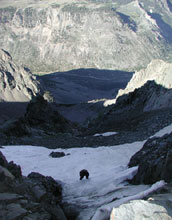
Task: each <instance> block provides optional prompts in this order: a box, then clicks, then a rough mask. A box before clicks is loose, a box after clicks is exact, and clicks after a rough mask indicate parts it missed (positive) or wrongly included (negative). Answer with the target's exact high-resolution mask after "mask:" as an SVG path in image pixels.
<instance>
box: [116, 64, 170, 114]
mask: <svg viewBox="0 0 172 220" xmlns="http://www.w3.org/2000/svg"><path fill="white" fill-rule="evenodd" d="M147 81H154V83H155V84H157V86H159V91H158V92H156V91H152V92H151V93H150V95H149V99H147V101H146V103H145V104H144V105H145V106H144V111H150V110H155V109H161V108H167V107H171V106H172V83H171V82H172V64H171V63H167V62H165V61H163V60H153V61H152V62H151V63H150V64H149V65H148V66H147V68H146V69H142V70H140V71H138V72H135V73H134V75H133V77H132V78H131V80H130V81H129V83H128V84H127V86H126V88H125V89H124V90H119V92H118V95H117V97H116V100H117V99H118V97H120V96H122V95H124V94H129V93H131V92H134V90H135V89H138V88H141V87H142V86H144V85H145V84H146V83H147Z"/></svg>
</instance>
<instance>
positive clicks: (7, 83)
mask: <svg viewBox="0 0 172 220" xmlns="http://www.w3.org/2000/svg"><path fill="white" fill-rule="evenodd" d="M40 90H41V88H40V85H39V82H38V81H37V80H36V77H35V76H34V75H33V74H32V73H31V72H30V70H29V69H28V68H25V67H22V66H18V65H17V64H16V63H14V62H13V60H12V57H11V56H10V54H9V53H8V52H6V51H4V50H1V49H0V101H7V102H17V101H18V102H26V101H29V100H30V99H31V98H32V97H33V96H35V95H36V94H38V93H39V92H40Z"/></svg>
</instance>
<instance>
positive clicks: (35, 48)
mask: <svg viewBox="0 0 172 220" xmlns="http://www.w3.org/2000/svg"><path fill="white" fill-rule="evenodd" d="M170 6H171V3H170V1H164V0H163V1H154V2H152V1H151V0H142V1H137V0H121V1H114V0H109V1H101V0H99V1H97V0H81V1H75V0H60V1H55V0H50V1H40V0H37V1H36V0H28V1H22V0H19V1H17V0H2V1H1V5H0V47H2V48H4V49H5V50H7V51H9V52H10V53H11V54H12V56H13V57H14V59H15V60H17V61H19V62H20V63H23V64H25V65H27V66H28V67H29V68H30V69H31V70H32V71H34V72H53V71H64V70H69V69H77V68H100V69H123V70H124V69H125V70H134V69H137V68H140V67H143V66H145V65H147V64H148V63H149V62H150V61H151V60H152V59H155V58H160V57H162V56H163V57H164V58H165V59H170V57H171V55H172V53H171V52H170V51H172V41H171V38H170V34H171V33H172V29H171V25H172V18H171V17H172V16H171V10H170V9H171V7H170ZM160 14H163V17H162V16H161V15H160Z"/></svg>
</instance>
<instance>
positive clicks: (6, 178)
mask: <svg viewBox="0 0 172 220" xmlns="http://www.w3.org/2000/svg"><path fill="white" fill-rule="evenodd" d="M11 167H12V168H11ZM19 170H20V171H21V169H20V168H19V166H17V165H15V164H14V163H13V162H10V163H8V162H7V160H6V159H5V157H4V156H3V154H2V153H1V152H0V219H2V220H7V219H8V220H16V219H18V220H29V219H32V220H37V219H47V220H52V219H54V220H66V217H65V214H64V211H63V209H62V206H61V205H62V203H61V202H62V186H61V184H60V183H59V182H57V181H55V180H54V179H53V178H52V177H45V176H43V175H41V174H39V173H31V174H29V175H28V177H23V176H22V175H21V173H20V172H19ZM16 174H17V175H16Z"/></svg>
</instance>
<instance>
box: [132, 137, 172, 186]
mask: <svg viewBox="0 0 172 220" xmlns="http://www.w3.org/2000/svg"><path fill="white" fill-rule="evenodd" d="M171 146H172V133H171V134H169V135H168V134H166V135H164V136H163V137H154V138H151V139H149V140H148V141H147V142H146V143H145V144H144V145H143V148H142V149H141V150H140V151H139V152H137V153H136V154H135V155H133V157H132V158H131V160H130V162H129V164H128V166H129V167H133V166H139V168H138V172H137V174H136V175H135V177H134V178H133V180H132V181H131V182H132V183H133V184H140V183H144V184H153V183H155V182H156V181H159V180H161V179H163V180H165V181H166V182H171V181H172V150H171Z"/></svg>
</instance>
